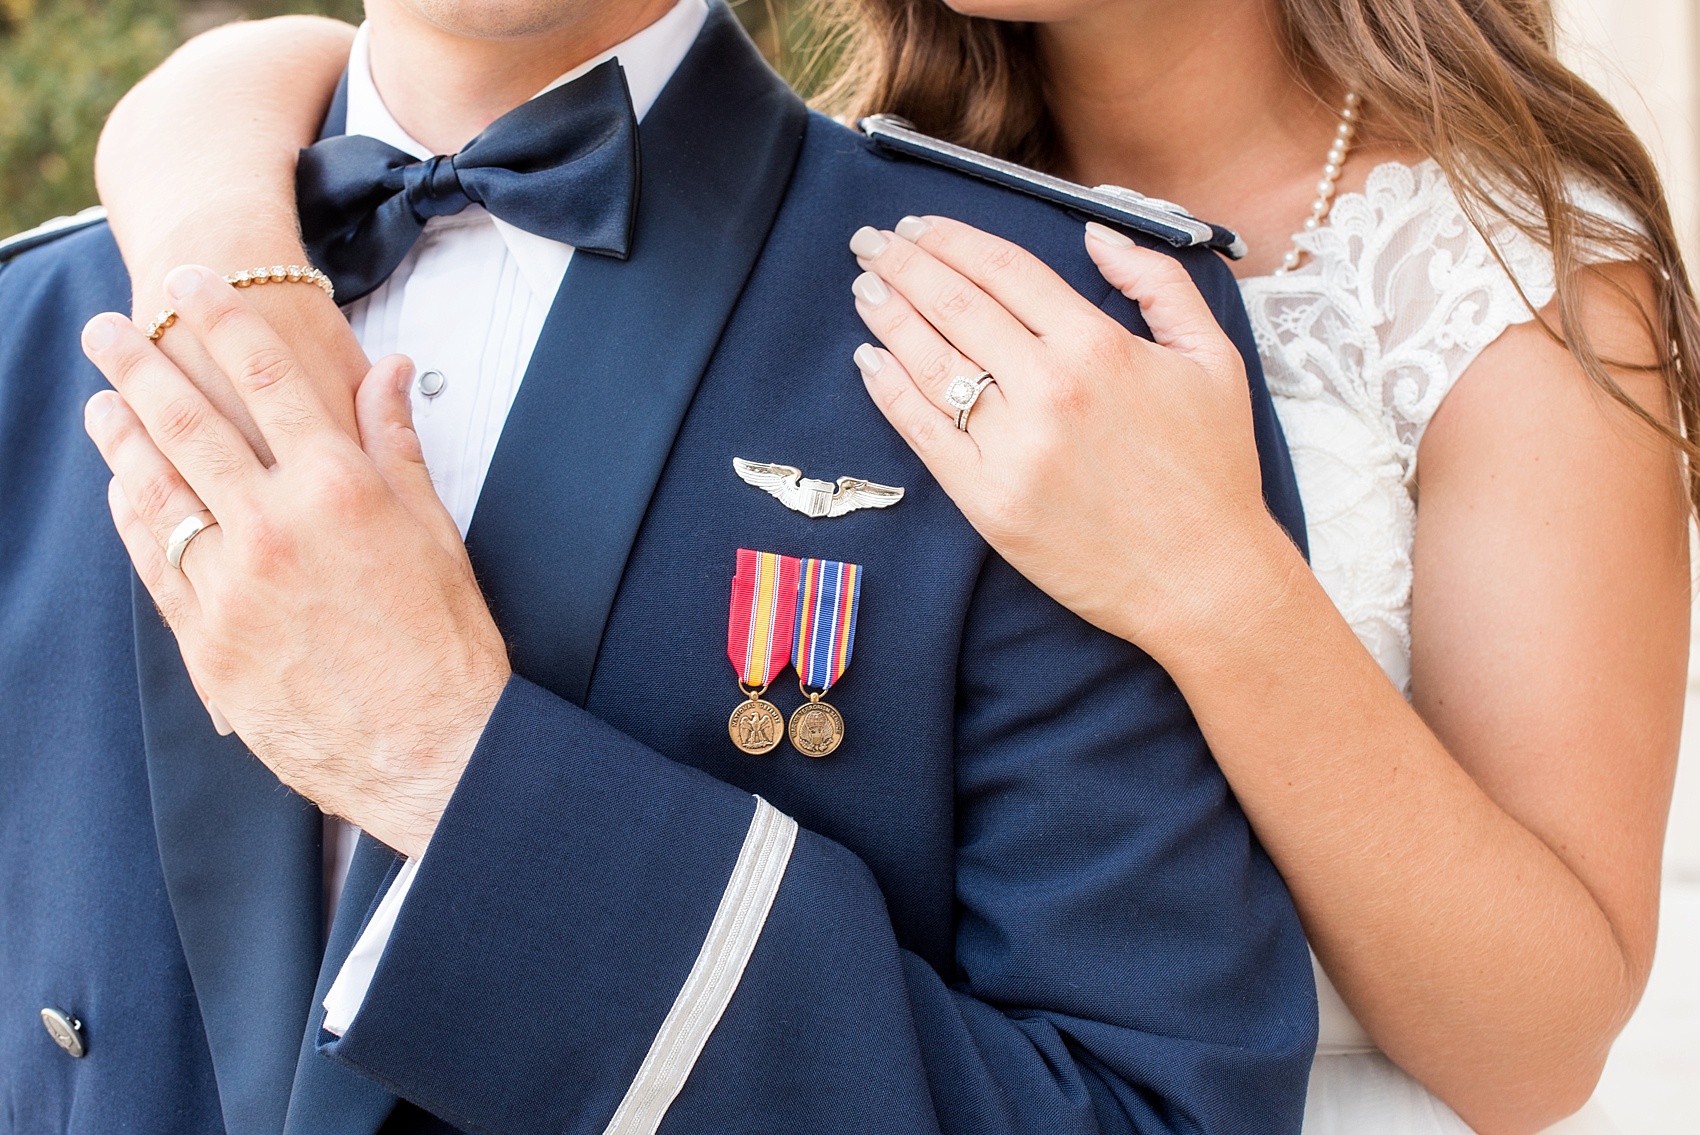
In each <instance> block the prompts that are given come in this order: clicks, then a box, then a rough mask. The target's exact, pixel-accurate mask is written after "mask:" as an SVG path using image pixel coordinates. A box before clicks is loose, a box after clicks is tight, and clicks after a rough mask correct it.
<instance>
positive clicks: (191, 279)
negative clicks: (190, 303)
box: [165, 264, 206, 300]
mask: <svg viewBox="0 0 1700 1135" xmlns="http://www.w3.org/2000/svg"><path fill="white" fill-rule="evenodd" d="M205 281H206V273H205V272H204V271H202V270H201V269H199V268H196V267H194V266H192V265H189V264H185V265H183V266H182V267H181V268H173V269H172V270H171V273H170V274H169V275H168V276H166V277H165V291H166V294H167V295H169V296H170V297H171V298H172V299H174V300H182V299H185V298H186V297H188V296H190V295H193V294H194V292H195V290H196V289H197V288H199V287H200V286H201V285H202V284H203V283H204V282H205Z"/></svg>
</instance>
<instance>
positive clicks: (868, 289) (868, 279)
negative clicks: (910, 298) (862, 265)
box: [850, 272, 891, 307]
mask: <svg viewBox="0 0 1700 1135" xmlns="http://www.w3.org/2000/svg"><path fill="white" fill-rule="evenodd" d="M850 290H851V291H853V292H855V293H856V298H857V299H859V300H861V301H862V302H863V303H865V304H867V305H868V306H869V307H878V306H879V305H880V304H882V303H884V302H885V301H886V300H888V299H890V298H891V289H890V288H888V287H886V286H885V281H884V280H882V279H880V278H879V277H878V276H876V275H874V274H873V273H872V272H863V273H862V274H861V275H860V276H857V277H856V282H855V283H854V284H851V285H850Z"/></svg>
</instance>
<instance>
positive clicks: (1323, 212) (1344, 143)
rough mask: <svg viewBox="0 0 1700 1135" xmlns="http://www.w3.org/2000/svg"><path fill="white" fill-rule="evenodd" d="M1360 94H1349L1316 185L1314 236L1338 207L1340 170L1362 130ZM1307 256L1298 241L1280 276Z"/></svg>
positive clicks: (1308, 225)
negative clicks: (1354, 137) (1330, 210)
mask: <svg viewBox="0 0 1700 1135" xmlns="http://www.w3.org/2000/svg"><path fill="white" fill-rule="evenodd" d="M1361 101H1362V100H1361V99H1360V98H1358V92H1356V91H1347V92H1346V105H1345V106H1343V107H1341V108H1340V125H1338V126H1336V127H1335V128H1334V144H1333V145H1332V146H1329V147H1328V160H1327V161H1326V162H1324V163H1323V166H1322V180H1321V181H1319V182H1317V183H1316V200H1315V201H1312V202H1311V204H1310V216H1308V217H1306V218H1305V227H1304V231H1305V232H1307V233H1308V232H1313V231H1315V229H1316V227H1317V226H1318V225H1320V224H1321V223H1322V220H1323V218H1324V217H1326V216H1328V208H1329V206H1330V205H1332V204H1333V203H1334V183H1335V182H1337V181H1339V180H1340V169H1341V167H1342V166H1344V165H1345V164H1346V154H1347V153H1349V152H1350V151H1351V148H1352V135H1353V133H1355V132H1356V130H1357V128H1358V103H1359V102H1361ZM1303 255H1304V249H1302V248H1300V247H1299V245H1298V242H1297V241H1294V242H1293V247H1291V248H1289V249H1288V250H1287V254H1286V255H1285V256H1283V257H1281V266H1280V267H1279V268H1277V269H1275V274H1276V275H1277V276H1284V275H1286V274H1287V273H1288V272H1291V271H1292V270H1293V269H1294V268H1297V267H1298V266H1299V258H1300V257H1301V256H1303Z"/></svg>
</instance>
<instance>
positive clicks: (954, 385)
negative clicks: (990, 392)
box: [944, 370, 997, 432]
mask: <svg viewBox="0 0 1700 1135" xmlns="http://www.w3.org/2000/svg"><path fill="white" fill-rule="evenodd" d="M996 381H997V379H995V378H993V377H992V372H991V371H985V370H983V371H981V372H980V373H979V374H977V375H975V376H974V377H973V378H962V377H958V378H953V379H951V380H950V385H949V386H947V387H945V391H944V400H945V402H946V403H947V404H948V405H949V406H950V407H951V408H952V409H954V410H955V411H956V428H957V429H959V430H963V431H964V432H966V431H967V429H968V415H969V414H970V413H971V412H972V411H973V409H974V403H976V402H978V401H979V400H980V395H981V394H982V393H984V392H985V389H986V387H988V386H990V385H991V384H992V383H994V382H996Z"/></svg>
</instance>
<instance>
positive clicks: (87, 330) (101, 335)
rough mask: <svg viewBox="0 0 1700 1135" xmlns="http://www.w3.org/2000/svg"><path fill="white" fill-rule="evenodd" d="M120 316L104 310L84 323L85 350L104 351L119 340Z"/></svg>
mask: <svg viewBox="0 0 1700 1135" xmlns="http://www.w3.org/2000/svg"><path fill="white" fill-rule="evenodd" d="M118 318H119V317H118V316H116V315H113V314H112V313H111V312H103V313H102V314H100V315H97V316H95V317H94V318H93V319H91V320H89V321H88V322H87V323H85V324H83V350H85V351H91V352H92V351H104V350H106V349H107V348H108V347H110V346H112V344H113V343H115V342H117V341H118Z"/></svg>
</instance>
